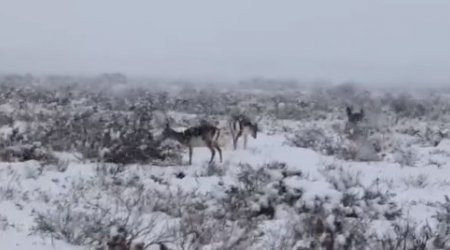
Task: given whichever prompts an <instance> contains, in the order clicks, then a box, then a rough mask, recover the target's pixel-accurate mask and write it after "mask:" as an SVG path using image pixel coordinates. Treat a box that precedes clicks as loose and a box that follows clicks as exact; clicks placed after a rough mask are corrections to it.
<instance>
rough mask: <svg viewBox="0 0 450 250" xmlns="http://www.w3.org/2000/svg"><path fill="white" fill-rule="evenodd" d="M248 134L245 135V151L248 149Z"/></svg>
mask: <svg viewBox="0 0 450 250" xmlns="http://www.w3.org/2000/svg"><path fill="white" fill-rule="evenodd" d="M247 138H248V136H247V134H245V135H244V149H247Z"/></svg>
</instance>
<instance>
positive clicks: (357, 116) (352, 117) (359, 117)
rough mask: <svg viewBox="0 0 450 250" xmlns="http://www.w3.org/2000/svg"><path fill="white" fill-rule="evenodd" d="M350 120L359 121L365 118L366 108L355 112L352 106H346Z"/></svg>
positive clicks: (352, 121)
mask: <svg viewBox="0 0 450 250" xmlns="http://www.w3.org/2000/svg"><path fill="white" fill-rule="evenodd" d="M346 111H347V118H348V121H349V122H351V123H357V122H360V121H362V120H363V119H364V110H363V109H361V110H360V111H359V113H354V112H353V110H352V108H351V107H348V106H347V108H346Z"/></svg>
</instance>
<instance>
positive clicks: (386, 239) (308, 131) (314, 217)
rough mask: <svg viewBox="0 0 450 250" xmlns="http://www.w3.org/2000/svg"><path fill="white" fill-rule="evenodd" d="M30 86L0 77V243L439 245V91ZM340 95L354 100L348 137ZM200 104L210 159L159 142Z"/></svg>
mask: <svg viewBox="0 0 450 250" xmlns="http://www.w3.org/2000/svg"><path fill="white" fill-rule="evenodd" d="M0 89H1V88H0ZM113 89H114V88H113ZM126 89H127V87H125V86H123V89H122V88H121V90H120V91H118V92H121V91H126ZM174 89H176V88H174ZM26 91H29V92H26ZM40 91H42V92H40ZM40 91H38V90H33V89H31V90H27V89H26V88H19V89H18V90H17V91H15V92H14V91H11V92H8V93H7V94H5V96H2V95H1V93H3V92H1V91H0V144H1V145H2V147H3V148H0V158H1V159H2V162H0V243H1V247H0V249H12V250H14V249H19V250H23V249H27V250H28V249H37V250H41V249H42V250H44V249H45V250H46V249H67V250H75V249H86V248H87V247H91V248H92V249H95V247H98V246H99V245H103V246H104V245H105V243H106V242H111V240H112V239H113V238H114V236H117V235H121V234H125V233H123V232H122V231H126V233H127V234H126V238H127V239H128V240H130V239H133V243H134V244H135V243H138V242H143V243H144V244H145V247H146V249H152V250H153V249H159V248H160V247H161V246H165V247H167V248H168V249H170V250H178V249H195V250H197V249H201V250H225V249H230V250H231V249H233V250H234V249H236V250H241V249H250V250H253V249H258V250H259V249H282V250H284V249H286V250H287V249H296V250H304V249H330V247H331V246H333V249H398V248H399V247H400V248H401V249H403V248H405V249H450V248H448V247H449V243H447V242H450V240H449V237H447V235H449V234H450V229H448V228H450V219H448V218H450V199H449V200H446V195H448V193H449V192H450V171H448V169H449V168H450V133H449V130H448V128H447V124H448V121H449V117H450V115H449V114H447V112H448V110H450V103H449V102H447V101H446V100H447V99H445V98H443V97H444V96H443V95H442V96H441V97H440V98H436V97H435V96H432V97H426V98H424V99H423V100H420V99H415V98H416V97H412V96H402V95H400V96H398V97H393V96H392V95H390V93H388V94H386V95H384V94H378V95H374V96H370V95H367V93H366V92H365V91H359V90H358V89H353V88H352V87H351V86H350V87H349V86H347V85H344V86H342V87H340V88H338V87H337V88H334V89H333V88H332V89H327V90H311V89H310V90H308V91H303V90H302V91H300V90H299V91H297V92H295V93H294V92H292V93H291V91H290V90H286V89H284V90H282V89H280V90H279V91H278V90H277V92H276V93H275V92H274V93H272V90H270V89H268V90H264V89H260V90H254V89H251V88H250V89H247V90H246V91H243V93H236V92H232V91H231V90H224V91H216V92H214V91H213V90H202V89H200V90H195V89H182V90H180V91H179V92H177V93H170V94H168V93H166V92H155V93H152V92H148V93H147V92H145V91H143V90H142V91H134V90H131V91H130V92H126V93H124V94H123V93H114V96H112V97H111V96H109V94H108V93H96V92H93V93H91V92H89V91H86V92H85V90H83V89H81V90H79V91H78V92H77V91H75V90H74V91H73V93H72V92H71V94H70V95H69V94H67V91H66V89H65V88H63V90H55V92H56V93H57V94H58V96H59V97H58V98H56V99H55V98H54V93H52V92H46V91H44V90H42V89H41V90H40ZM171 91H175V92H176V90H171ZM4 92H7V91H4ZM23 92H25V93H23ZM115 95H117V96H115ZM121 95H123V96H121ZM299 97H301V100H299ZM24 99H25V100H27V101H28V103H24V102H23V100H24ZM349 100H351V103H356V104H357V105H359V106H361V107H365V110H366V119H365V121H364V122H363V123H362V124H360V125H358V127H357V128H354V129H356V130H355V131H357V132H355V133H356V136H354V134H351V131H350V132H349V131H347V130H345V129H344V127H345V122H346V118H347V117H346V113H345V109H344V107H345V105H346V104H347V103H348V102H350V101H349ZM30 103H31V104H30ZM226 105H230V106H232V107H231V108H228V107H227V108H224V107H225V106H226ZM234 109H240V110H243V111H248V113H250V114H253V115H254V117H253V118H258V119H260V121H259V127H260V128H261V131H260V132H259V133H258V136H257V138H256V139H253V138H251V137H250V138H249V141H248V147H247V149H243V145H242V144H243V143H242V140H241V141H240V142H239V145H238V146H239V147H238V149H237V150H233V149H232V148H231V138H229V137H227V136H229V133H228V132H227V131H226V130H227V125H226V124H227V123H226V121H227V118H228V115H229V114H230V112H231V111H234ZM206 113H207V114H208V115H205V114H206ZM150 114H151V115H150ZM275 117H277V118H275ZM201 119H206V120H208V121H209V122H213V124H217V125H218V126H219V127H221V128H222V129H223V133H222V137H221V138H220V140H221V141H220V144H221V145H222V146H223V162H222V163H219V156H218V155H216V158H215V163H214V164H208V163H207V162H208V160H209V158H210V151H209V149H208V148H205V147H203V148H195V149H194V154H193V164H192V165H191V166H188V165H187V164H186V162H187V161H188V155H187V150H186V148H181V149H180V148H179V145H176V143H175V144H174V143H171V142H170V140H169V142H168V143H167V145H166V144H165V143H162V144H159V143H160V141H159V139H160V138H161V137H160V133H161V132H162V130H163V129H164V126H165V124H166V122H169V123H171V125H173V126H172V127H173V128H175V129H177V130H182V129H183V128H186V127H189V126H192V125H193V124H198V122H199V121H200V120H201ZM136 121H139V122H136ZM84 123H87V124H88V125H87V126H85V125H83V124H84ZM357 129H360V130H357ZM142 131H144V132H142ZM358 131H359V132H358ZM148 133H150V135H151V136H148ZM166 142H167V141H166ZM153 149H154V150H155V151H157V152H156V153H154V152H155V151H152V150H153ZM153 153H154V154H153ZM108 154H109V155H108ZM158 154H161V155H164V157H162V158H163V159H164V160H161V158H158V157H159V155H158ZM180 154H181V155H182V160H181V163H180V161H179V156H180ZM130 155H132V157H130ZM114 156H119V157H114ZM108 157H109V158H108ZM121 157H122V158H124V159H125V160H124V161H126V162H127V163H124V164H122V162H121V161H120V160H122V158H121ZM137 157H138V158H139V159H136V161H134V159H135V158H137ZM105 159H107V160H109V163H104V162H103V160H105ZM111 162H115V163H111ZM129 162H132V163H129ZM135 162H153V163H154V164H137V163H135ZM122 229H123V230H122ZM120 232H122V233H120ZM433 247H434V248H433ZM103 249H107V248H103ZM103 249H102V250H103ZM108 250H110V249H108ZM120 250H122V249H120ZM125 250H134V249H125Z"/></svg>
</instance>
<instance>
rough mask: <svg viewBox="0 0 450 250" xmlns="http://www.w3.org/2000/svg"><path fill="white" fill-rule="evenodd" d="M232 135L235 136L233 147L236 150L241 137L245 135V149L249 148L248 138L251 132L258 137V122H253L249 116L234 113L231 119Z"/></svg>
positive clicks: (254, 136)
mask: <svg viewBox="0 0 450 250" xmlns="http://www.w3.org/2000/svg"><path fill="white" fill-rule="evenodd" d="M229 127H230V131H231V136H232V137H233V148H234V149H235V150H236V148H237V142H238V140H239V137H241V136H244V149H246V148H247V138H248V135H249V134H250V135H251V136H252V137H253V138H255V139H256V135H257V132H258V124H257V123H255V122H252V121H251V120H250V119H249V118H248V117H247V116H245V115H242V114H239V115H233V116H232V117H231V119H230V120H229Z"/></svg>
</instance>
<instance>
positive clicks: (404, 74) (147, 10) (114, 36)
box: [0, 0, 450, 85]
mask: <svg viewBox="0 0 450 250" xmlns="http://www.w3.org/2000/svg"><path fill="white" fill-rule="evenodd" d="M10 71H14V72H18V73H27V72H30V73H70V74H78V73H82V74H92V73H102V72H116V71H119V72H123V73H126V74H129V75H148V76H169V77H226V78H243V77H252V76H267V77H298V78H300V79H329V80H332V81H337V82H339V81H346V80H354V81H361V82H369V83H370V82H372V83H376V82H384V83H387V82H425V83H448V84H449V85H450V1H448V0H339V1H338V0H329V1H324V0H308V1H303V0H292V1H290V0H282V1H275V0H253V1H252V0H222V1H217V0H179V1H174V0H172V1H171V0H165V1H151V0H146V1H144V0H142V1H138V0H133V1H124V0H120V1H118V0H117V1H114V0H73V1H68V0H39V1H36V0H28V1H23V0H0V72H10Z"/></svg>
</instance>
